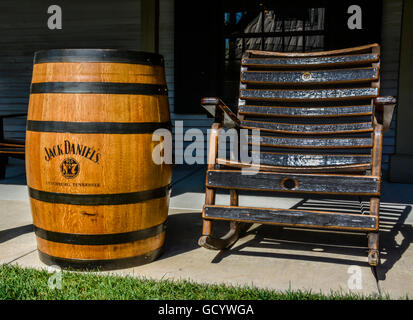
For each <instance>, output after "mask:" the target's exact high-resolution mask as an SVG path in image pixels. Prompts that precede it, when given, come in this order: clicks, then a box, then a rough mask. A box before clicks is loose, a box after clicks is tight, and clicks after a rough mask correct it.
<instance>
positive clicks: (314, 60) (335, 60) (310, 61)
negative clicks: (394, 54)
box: [242, 54, 379, 68]
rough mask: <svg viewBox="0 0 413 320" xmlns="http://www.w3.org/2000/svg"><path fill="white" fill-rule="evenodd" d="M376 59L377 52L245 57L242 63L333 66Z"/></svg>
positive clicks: (254, 64) (282, 65) (377, 56)
mask: <svg viewBox="0 0 413 320" xmlns="http://www.w3.org/2000/svg"><path fill="white" fill-rule="evenodd" d="M378 60H379V55H378V54H358V55H345V56H331V57H298V58H245V59H242V65H243V66H246V67H265V68H280V67H282V68H297V67H330V66H331V67H335V66H345V65H360V64H368V63H373V62H377V61H378Z"/></svg>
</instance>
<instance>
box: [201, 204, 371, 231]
mask: <svg viewBox="0 0 413 320" xmlns="http://www.w3.org/2000/svg"><path fill="white" fill-rule="evenodd" d="M203 216H204V217H206V218H208V219H218V220H233V219H236V220H237V221H246V222H251V223H255V222H258V223H264V224H278V225H291V226H305V227H312V228H324V229H347V230H358V231H360V230H375V229H377V217H375V216H371V215H361V214H348V213H341V212H340V213H335V212H334V213H333V212H323V211H316V210H297V209H270V208H253V207H237V206H217V205H205V207H204V209H203Z"/></svg>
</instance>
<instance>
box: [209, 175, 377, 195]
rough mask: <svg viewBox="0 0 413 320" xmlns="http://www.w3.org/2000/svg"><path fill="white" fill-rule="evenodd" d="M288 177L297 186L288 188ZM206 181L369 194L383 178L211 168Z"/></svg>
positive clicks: (222, 184) (267, 188)
mask: <svg viewBox="0 0 413 320" xmlns="http://www.w3.org/2000/svg"><path fill="white" fill-rule="evenodd" d="M286 179H290V180H293V181H294V182H295V186H294V187H292V188H288V185H285V184H283V181H285V180H286ZM206 184H207V186H208V187H211V188H214V187H215V188H224V189H241V190H262V191H280V192H298V193H300V192H302V193H325V194H342V193H350V194H365V195H376V194H378V193H379V178H378V177H373V176H364V175H360V176H340V175H333V174H293V173H275V172H257V173H255V174H251V175H245V174H242V171H240V170H208V171H207V179H206Z"/></svg>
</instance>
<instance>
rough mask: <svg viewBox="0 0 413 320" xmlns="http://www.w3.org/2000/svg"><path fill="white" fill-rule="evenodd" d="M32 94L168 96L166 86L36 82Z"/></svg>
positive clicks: (31, 90) (118, 83)
mask: <svg viewBox="0 0 413 320" xmlns="http://www.w3.org/2000/svg"><path fill="white" fill-rule="evenodd" d="M30 93H31V94H36V93H72V94H74V93H99V94H134V95H168V88H167V86H166V85H164V84H151V83H124V82H36V83H32V85H31V88H30Z"/></svg>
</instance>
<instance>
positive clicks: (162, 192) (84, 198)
mask: <svg viewBox="0 0 413 320" xmlns="http://www.w3.org/2000/svg"><path fill="white" fill-rule="evenodd" d="M28 188H29V196H30V197H31V198H33V199H35V200H39V201H43V202H50V203H60V204H73V205H80V206H107V205H120V204H133V203H139V202H143V201H147V200H152V199H157V198H162V197H165V196H166V195H168V192H169V190H170V188H171V185H170V184H169V185H167V186H165V187H161V188H157V189H152V190H144V191H137V192H129V193H115V194H70V193H57V192H47V191H41V190H37V189H33V188H30V187H28Z"/></svg>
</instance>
